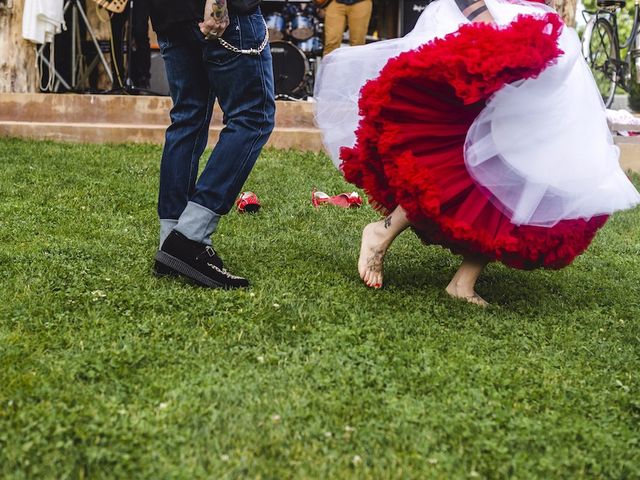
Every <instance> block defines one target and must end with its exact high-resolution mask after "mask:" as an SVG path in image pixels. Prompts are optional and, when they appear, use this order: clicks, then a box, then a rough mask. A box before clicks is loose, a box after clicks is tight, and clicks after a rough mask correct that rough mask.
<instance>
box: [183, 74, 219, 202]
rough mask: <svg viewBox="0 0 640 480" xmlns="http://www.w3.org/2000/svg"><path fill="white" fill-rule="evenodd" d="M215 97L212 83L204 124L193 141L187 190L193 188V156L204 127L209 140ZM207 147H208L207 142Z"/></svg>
mask: <svg viewBox="0 0 640 480" xmlns="http://www.w3.org/2000/svg"><path fill="white" fill-rule="evenodd" d="M213 97H214V95H212V94H211V85H209V94H208V96H207V111H206V112H205V115H204V119H203V120H202V125H201V126H200V130H199V131H198V135H196V139H195V142H194V143H193V149H192V150H191V161H190V162H189V182H188V183H187V192H189V191H190V190H191V179H192V172H193V162H194V158H193V157H194V154H195V151H196V146H197V145H198V144H199V141H200V135H202V130H203V129H204V131H205V132H207V140H208V136H209V124H210V123H211V117H212V116H213V115H212V113H213V102H214V101H215V100H213V101H212V98H213ZM205 148H207V145H206V144H205ZM197 160H200V158H198V159H197ZM196 175H197V172H196Z"/></svg>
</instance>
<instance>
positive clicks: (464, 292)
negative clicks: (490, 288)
mask: <svg viewBox="0 0 640 480" xmlns="http://www.w3.org/2000/svg"><path fill="white" fill-rule="evenodd" d="M445 291H446V292H447V293H448V294H449V295H451V296H452V297H453V298H459V299H460V300H466V301H467V302H469V303H473V304H474V305H479V306H481V307H488V306H489V303H488V302H487V301H486V300H485V299H484V298H482V297H481V296H480V295H478V294H477V293H476V291H475V290H473V289H469V288H464V287H463V286H460V285H456V284H454V283H453V282H452V283H450V284H449V285H447V288H446V289H445Z"/></svg>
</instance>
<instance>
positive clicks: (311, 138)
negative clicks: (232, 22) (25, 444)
mask: <svg viewBox="0 0 640 480" xmlns="http://www.w3.org/2000/svg"><path fill="white" fill-rule="evenodd" d="M170 109H171V99H170V98H168V97H155V96H131V95H76V94H62V95H61V94H20V93H12V94H5V93H0V136H11V137H20V138H33V139H47V140H56V141H68V142H80V143H156V144H162V143H163V142H164V132H165V129H166V128H167V126H168V125H169V110H170ZM222 128H223V124H222V112H221V111H220V109H219V107H217V106H216V107H215V108H214V114H213V121H212V122H211V128H210V133H209V145H213V144H214V143H215V142H216V140H217V139H218V135H219V134H220V131H221V130H222ZM267 145H268V146H271V147H275V148H295V149H299V150H310V151H319V150H321V149H322V138H321V135H320V131H319V130H318V129H317V128H316V127H315V123H314V120H313V104H312V103H311V102H277V105H276V128H275V130H274V132H273V133H272V134H271V137H270V138H269V142H268V144H267Z"/></svg>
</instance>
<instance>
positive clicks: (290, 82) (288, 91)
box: [270, 41, 310, 96]
mask: <svg viewBox="0 0 640 480" xmlns="http://www.w3.org/2000/svg"><path fill="white" fill-rule="evenodd" d="M270 48H271V57H272V59H273V80H274V83H275V91H276V94H277V95H292V96H295V95H298V94H300V93H301V92H302V91H303V89H304V86H305V82H306V80H307V76H308V75H309V71H310V70H309V61H308V60H307V57H306V56H305V54H304V53H303V52H302V50H300V49H299V48H298V47H296V46H295V45H294V44H293V43H290V42H282V41H275V42H271V45H270Z"/></svg>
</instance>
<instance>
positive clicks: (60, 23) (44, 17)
mask: <svg viewBox="0 0 640 480" xmlns="http://www.w3.org/2000/svg"><path fill="white" fill-rule="evenodd" d="M63 9H64V0H25V3H24V10H23V12H22V37H23V38H24V39H25V40H29V41H30V42H33V43H49V42H51V41H52V40H53V36H54V35H56V34H58V33H60V32H62V29H63V28H66V27H65V24H64V10H63Z"/></svg>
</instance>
